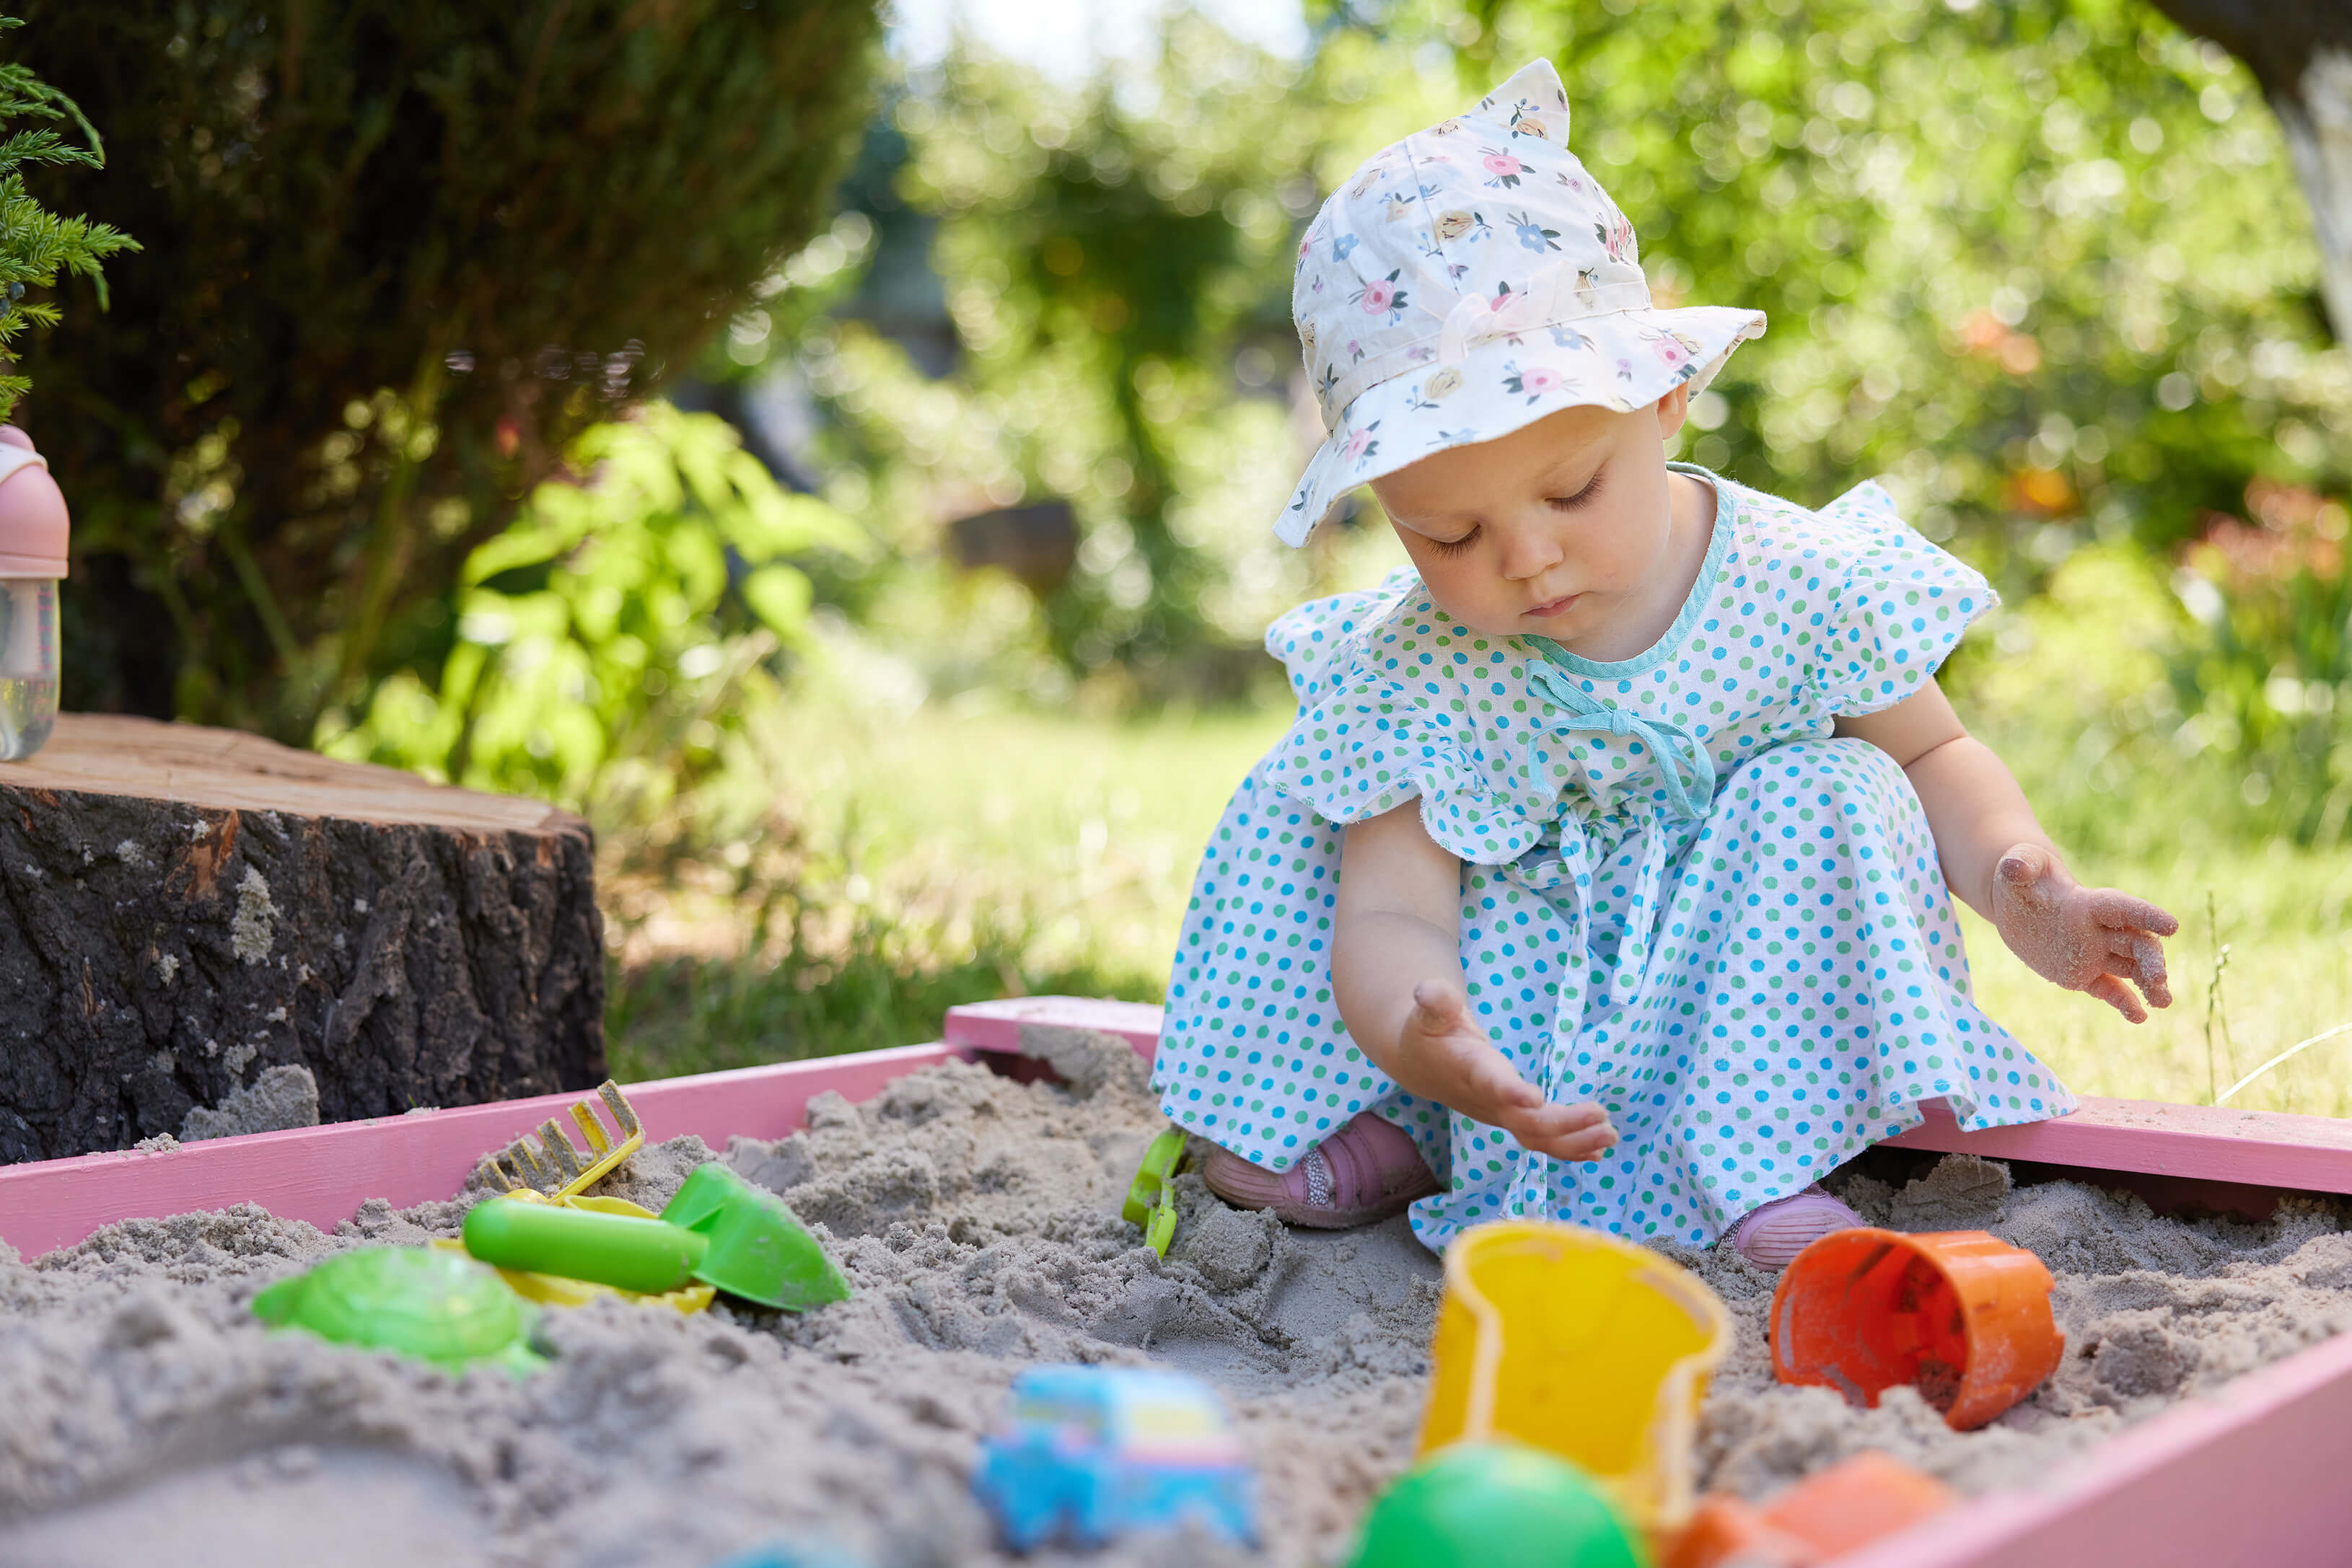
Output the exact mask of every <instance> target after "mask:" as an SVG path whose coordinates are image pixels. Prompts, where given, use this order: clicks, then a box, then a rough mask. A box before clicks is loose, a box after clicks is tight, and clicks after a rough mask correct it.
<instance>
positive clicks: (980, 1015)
mask: <svg viewBox="0 0 2352 1568" xmlns="http://www.w3.org/2000/svg"><path fill="white" fill-rule="evenodd" d="M1024 1024H1045V1025H1049V1026H1051V1027H1054V1028H1056V1029H1090V1030H1098V1031H1100V1032H1101V1033H1104V1034H1115V1035H1118V1036H1119V1037H1120V1038H1121V1039H1123V1040H1126V1041H1127V1043H1128V1044H1129V1045H1131V1046H1133V1047H1135V1052H1136V1054H1137V1055H1138V1056H1140V1057H1142V1058H1143V1060H1144V1061H1150V1060H1151V1059H1152V1057H1154V1056H1155V1055H1157V1054H1158V1053H1159V1051H1160V1008H1159V1005H1158V1004H1157V1003H1154V1002H1119V1001H1112V1000H1110V999H1108V998H1103V997H1009V998H1005V999H1004V1000H1003V1001H995V1002H970V1003H967V1004H965V1005H964V1006H962V1007H960V1008H950V1009H948V1017H947V1024H946V1027H945V1028H944V1029H942V1030H940V1034H941V1036H942V1037H943V1038H944V1039H945V1040H947V1042H948V1043H949V1044H950V1045H968V1046H971V1048H972V1049H974V1050H976V1051H1018V1050H1020V1049H1021V1027H1022V1026H1023V1025H1024Z"/></svg>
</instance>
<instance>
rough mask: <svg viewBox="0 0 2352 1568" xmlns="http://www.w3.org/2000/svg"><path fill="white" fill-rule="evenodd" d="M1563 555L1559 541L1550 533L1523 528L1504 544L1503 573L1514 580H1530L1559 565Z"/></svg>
mask: <svg viewBox="0 0 2352 1568" xmlns="http://www.w3.org/2000/svg"><path fill="white" fill-rule="evenodd" d="M1562 555H1563V552H1562V551H1561V549H1560V548H1559V540H1557V539H1555V538H1552V537H1551V536H1550V535H1549V534H1548V533H1544V532H1541V531H1538V530H1534V529H1523V530H1521V531H1519V532H1517V533H1515V534H1513V535H1512V536H1511V538H1510V539H1509V541H1508V542H1507V544H1506V545H1505V546H1504V549H1503V575H1504V576H1505V577H1507V578H1509V579H1510V580H1512V581H1513V582H1526V581H1528V580H1532V579H1534V578H1538V577H1541V576H1542V575H1543V574H1544V573H1545V572H1547V571H1549V570H1551V569H1552V568H1553V567H1555V566H1558V565H1559V563H1560V560H1561V559H1562Z"/></svg>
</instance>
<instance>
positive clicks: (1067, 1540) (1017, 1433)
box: [971, 1366, 1257, 1552]
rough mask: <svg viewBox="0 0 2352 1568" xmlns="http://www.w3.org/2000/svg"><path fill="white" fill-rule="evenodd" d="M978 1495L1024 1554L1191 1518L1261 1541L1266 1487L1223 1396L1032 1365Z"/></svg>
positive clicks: (1137, 1370) (1094, 1542)
mask: <svg viewBox="0 0 2352 1568" xmlns="http://www.w3.org/2000/svg"><path fill="white" fill-rule="evenodd" d="M971 1486H972V1490H973V1491H974V1492H976V1493H978V1494H979V1497H980V1500H981V1501H982V1503H983V1504H985V1505H986V1506H987V1508H988V1510H989V1511H990V1512H991V1513H992V1514H994V1515H995V1516H996V1521H997V1523H998V1525H999V1526H1000V1527H1002V1528H1003V1531H1004V1539H1005V1541H1006V1542H1007V1543H1008V1544H1009V1545H1011V1547H1012V1548H1013V1551H1015V1552H1030V1551H1034V1550H1035V1549H1036V1548H1037V1547H1040V1546H1043V1545H1045V1544H1047V1543H1049V1542H1056V1541H1058V1542H1062V1543H1064V1544H1066V1545H1069V1546H1076V1547H1090V1546H1101V1545H1103V1544H1105V1543H1107V1542H1110V1541H1111V1540H1113V1539H1115V1538H1116V1537H1118V1536H1121V1535H1124V1534H1126V1533H1127V1532H1129V1531H1134V1530H1148V1529H1153V1528H1167V1527H1171V1526H1174V1525H1176V1524H1178V1523H1180V1522H1181V1521H1184V1520H1186V1519H1192V1520H1197V1521H1200V1523H1201V1524H1202V1525H1203V1526H1205V1527H1206V1528H1208V1529H1209V1530H1211V1531H1215V1532H1216V1533H1218V1534H1221V1535H1223V1536H1225V1537H1227V1538H1229V1539H1231V1540H1234V1541H1236V1542H1243V1543H1244V1544H1251V1545H1255V1543H1256V1541H1257V1479H1256V1477H1255V1476H1254V1475H1253V1474H1251V1472H1250V1469H1249V1465H1248V1463H1247V1461H1246V1460H1245V1459H1244V1457H1243V1454H1242V1448H1241V1445H1240V1443H1238V1442H1237V1441H1235V1439H1234V1435H1233V1431H1232V1428H1231V1427H1228V1426H1227V1425H1226V1423H1225V1413H1224V1409H1223V1406H1221V1405H1220V1404H1219V1403H1218V1402H1217V1396H1215V1395H1214V1394H1213V1393H1212V1392H1211V1391H1210V1390H1209V1387H1208V1385H1206V1384H1203V1383H1202V1382H1201V1381H1200V1380H1199V1379H1197V1378H1193V1377H1188V1376H1186V1375H1183V1374H1182V1373H1179V1372H1162V1371H1160V1370H1158V1369H1157V1368H1145V1367H1131V1366H1033V1367H1031V1368H1030V1369H1029V1370H1028V1371H1026V1372H1024V1373H1023V1374H1022V1375H1020V1376H1019V1377H1018V1378H1016V1379H1014V1380H1013V1409H1012V1413H1011V1416H1009V1418H1008V1419H1007V1420H1006V1422H1005V1424H1004V1426H1003V1427H1001V1428H1000V1429H998V1430H997V1431H996V1432H994V1433H992V1434H991V1435H990V1436H989V1437H988V1438H987V1440H986V1442H985V1443H984V1444H983V1445H982V1449H981V1459H980V1468H979V1469H977V1470H975V1471H974V1472H973V1473H972V1478H971Z"/></svg>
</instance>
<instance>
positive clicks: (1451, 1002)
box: [1404, 980, 1469, 1034]
mask: <svg viewBox="0 0 2352 1568" xmlns="http://www.w3.org/2000/svg"><path fill="white" fill-rule="evenodd" d="M1468 999H1469V998H1466V997H1465V996H1464V995H1463V994H1462V991H1461V988H1459V987H1455V986H1449V985H1447V984H1446V983H1445V982H1444V981H1443V980H1423V981H1420V982H1419V983H1417V984H1416V985H1414V987H1413V988H1412V1014H1411V1015H1410V1016H1408V1017H1407V1018H1406V1019H1405V1024H1404V1027H1405V1028H1407V1029H1409V1030H1420V1031H1421V1032H1423V1034H1444V1033H1445V1032H1447V1031H1448V1030H1452V1029H1454V1028H1455V1027H1456V1026H1457V1025H1459V1024H1460V1023H1461V1021H1462V1009H1463V1004H1464V1003H1465V1002H1466V1001H1467V1000H1468Z"/></svg>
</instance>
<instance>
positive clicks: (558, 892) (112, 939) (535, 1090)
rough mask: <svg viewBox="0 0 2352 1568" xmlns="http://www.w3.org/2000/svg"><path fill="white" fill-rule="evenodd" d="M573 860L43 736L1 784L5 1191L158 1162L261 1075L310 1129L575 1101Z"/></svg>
mask: <svg viewBox="0 0 2352 1568" xmlns="http://www.w3.org/2000/svg"><path fill="white" fill-rule="evenodd" d="M593 847H594V846H593V840H592V837H591V835H590V832H589V831H588V827H587V824H586V823H584V822H583V821H580V820H579V819H578V818H576V817H572V816H570V815H568V814H567V813H565V812H562V811H559V810H555V809H554V808H552V807H550V806H547V805H544V804H542V803H541V802H538V801H530V800H512V799H508V798H504V797H499V796H492V795H480V794H476V793H473V792H471V791H467V790H462V789H440V788H436V787H435V786H432V785H428V784H426V783H425V782H424V781H423V780H421V779H415V778H413V777H411V776H410V775H407V774H404V773H400V772H396V771H394V770H393V769H390V768H362V767H355V766H352V765H350V764H346V763H338V762H332V761H329V760H328V759H326V758H320V757H317V756H314V755H311V754H310V753H307V752H300V751H295V750H291V749H289V748H288V747H281V746H278V745H276V744H274V743H272V742H269V741H266V740H262V739H260V738H258V737H253V736H248V735H241V734H237V733H235V732H231V731H226V730H214V729H200V728H196V727H192V726H186V725H165V724H157V723H154V722H152V721H150V720H146V719H134V718H120V717H98V716H79V715H68V716H64V717H61V718H60V719H59V720H58V727H57V730H56V732H55V734H54V735H53V737H51V739H50V741H49V744H48V746H47V747H46V748H45V749H44V750H42V751H41V752H40V753H39V754H37V756H35V757H33V758H31V759H29V760H28V761H26V762H23V763H16V764H5V765H0V1163H6V1162H12V1161H18V1160H29V1159H44V1158H56V1157H58V1156H60V1155H76V1154H85V1153H89V1152H90V1151H93V1150H99V1149H117V1148H123V1147H127V1146H129V1145H131V1144H132V1143H134V1142H137V1141H138V1140H140V1139H142V1138H146V1137H150V1136H152V1135H153V1134H159V1133H170V1134H178V1133H179V1132H180V1130H181V1128H182V1126H183V1125H184V1124H185V1123H186V1120H187V1117H188V1113H189V1112H190V1111H192V1110H194V1109H196V1108H197V1107H200V1106H214V1105H217V1104H219V1103H221V1102H223V1101H224V1100H226V1098H227V1097H228V1096H229V1095H231V1094H232V1093H234V1092H236V1091H238V1090H239V1089H241V1088H245V1087H247V1086H249V1085H251V1084H252V1083H253V1082H254V1081H255V1080H256V1079H257V1078H258V1077H259V1076H260V1075H261V1073H262V1072H263V1071H264V1070H266V1069H268V1068H270V1067H274V1066H280V1065H288V1064H299V1065H300V1066H302V1067H305V1068H307V1069H308V1070H309V1071H310V1073H311V1075H312V1077H313V1078H315V1079H316V1081H317V1083H318V1089H319V1103H320V1116H321V1119H323V1120H326V1121H342V1120H350V1119H352V1118H357V1117H363V1116H375V1115H387V1114H395V1113H399V1112H402V1111H405V1110H408V1109H410V1108H412V1107H415V1106H420V1105H454V1104H467V1103H478V1102H480V1101H485V1100H493V1099H502V1098H506V1097H509V1096H514V1095H524V1094H540V1093H548V1092H555V1091H558V1090H567V1089H582V1090H585V1089H589V1088H592V1087H593V1085H594V1084H595V1083H596V1082H598V1081H599V1080H600V1079H601V1078H602V1077H603V1076H604V943H603V924H602V921H601V918H600V917H599V915H598V914H597V910H596V904H595V889H594V878H593Z"/></svg>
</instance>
